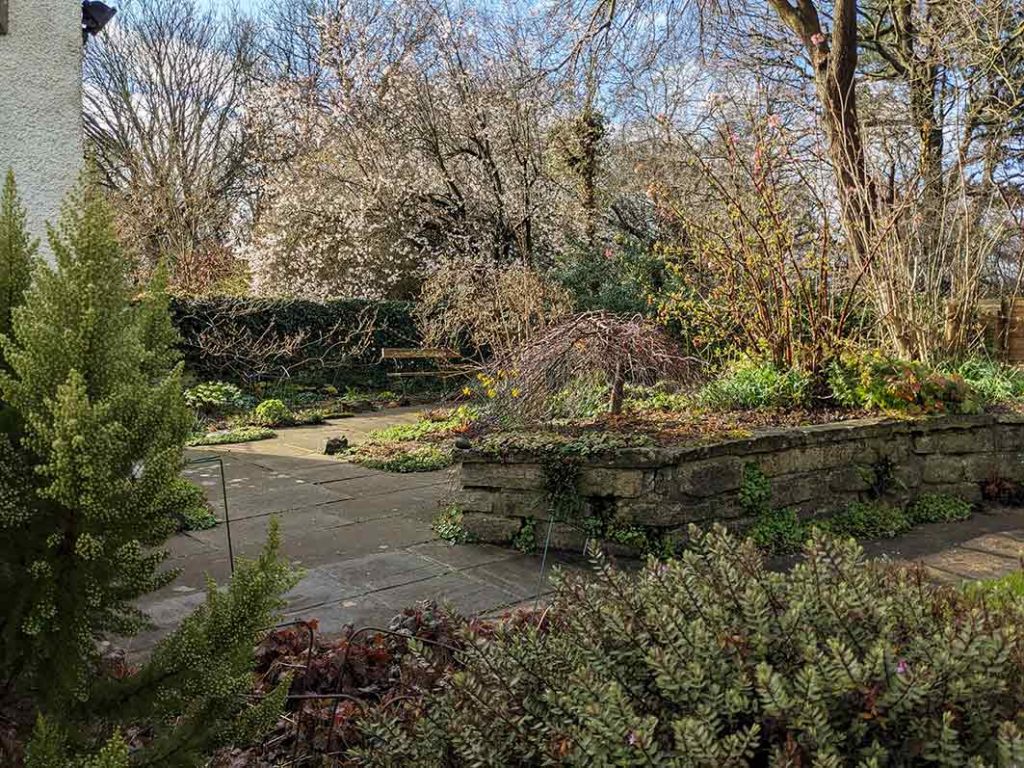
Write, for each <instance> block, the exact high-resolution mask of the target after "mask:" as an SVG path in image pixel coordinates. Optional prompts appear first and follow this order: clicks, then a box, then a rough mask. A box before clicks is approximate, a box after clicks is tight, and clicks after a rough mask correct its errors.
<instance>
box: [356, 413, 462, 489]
mask: <svg viewBox="0 0 1024 768" xmlns="http://www.w3.org/2000/svg"><path fill="white" fill-rule="evenodd" d="M478 415H479V410H478V409H477V408H475V407H473V406H468V405H460V406H458V407H456V408H437V409H434V410H431V411H425V412H423V413H422V414H420V417H419V418H418V419H417V420H416V421H415V422H413V423H411V424H395V425H393V426H390V427H385V428H384V429H379V430H376V431H374V432H371V433H370V435H369V438H368V439H367V441H366V442H365V443H362V444H361V445H357V446H356V447H355V448H353V449H352V450H351V451H349V453H348V454H347V455H346V458H347V459H348V460H349V461H351V462H353V463H355V464H359V465H361V466H364V467H369V468H371V469H382V470H385V471H388V472H431V471H434V470H437V469H444V468H445V467H447V466H450V465H451V463H452V461H453V454H454V449H453V443H454V440H455V438H456V437H458V436H460V435H464V434H466V433H467V432H469V431H470V429H471V428H472V426H473V423H474V421H475V419H476V418H477V416H478Z"/></svg>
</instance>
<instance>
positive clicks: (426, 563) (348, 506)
mask: <svg viewBox="0 0 1024 768" xmlns="http://www.w3.org/2000/svg"><path fill="white" fill-rule="evenodd" d="M421 410H422V408H401V409H393V410H387V411H381V412H377V413H370V414H365V415H360V416H355V417H352V418H347V419H334V420H331V421H330V422H329V423H328V424H326V425H317V426H313V427H298V428H294V429H288V430H282V431H281V433H280V434H279V436H278V437H277V438H275V439H273V440H263V441H259V442H254V443H243V444H239V445H231V446H223V447H217V448H201V449H195V450H190V451H189V452H188V459H189V460H190V461H192V462H199V463H193V464H191V465H190V466H188V467H187V468H186V471H185V474H186V475H187V476H188V477H189V478H190V479H192V480H193V481H194V482H196V483H199V484H200V485H202V486H203V487H204V488H205V489H206V491H207V495H208V497H209V499H210V502H211V504H212V506H213V508H214V512H215V513H216V514H217V516H218V517H221V518H223V512H224V505H223V501H222V494H221V480H220V466H219V464H218V463H208V462H206V461H203V460H204V459H209V458H211V457H213V458H218V457H219V458H221V459H222V460H223V462H224V475H225V479H226V483H227V493H228V506H229V511H230V519H231V525H230V528H231V539H232V545H233V551H234V555H235V557H236V558H237V557H239V556H243V557H245V556H254V555H255V554H256V553H258V552H259V549H260V547H261V546H262V544H263V542H264V540H265V536H266V528H267V524H268V523H269V521H270V518H271V516H276V517H277V518H278V520H279V521H280V526H281V534H282V537H283V550H284V552H285V554H286V555H287V556H288V558H289V559H290V560H292V561H293V562H295V563H296V564H298V565H300V566H301V567H302V568H303V569H304V572H305V573H304V577H303V579H302V581H301V582H300V583H299V585H298V586H297V587H296V588H295V589H294V590H293V591H292V592H291V593H290V594H289V595H288V605H287V613H286V616H287V618H289V619H292V618H316V619H319V621H320V626H321V628H322V629H324V630H325V631H337V630H340V629H341V628H342V627H343V626H344V625H346V624H354V625H356V626H360V625H365V624H381V623H385V624H386V623H387V621H388V620H389V619H390V618H391V617H392V616H394V615H395V614H396V613H398V612H399V611H400V610H401V609H402V608H404V607H407V606H409V605H411V604H413V603H415V602H416V601H418V600H428V599H433V600H438V601H446V602H448V603H449V604H451V605H452V606H453V607H454V608H456V609H458V610H459V611H462V612H464V613H467V614H476V613H493V612H500V611H501V610H503V609H505V608H507V607H510V606H514V605H517V604H519V603H523V602H524V601H531V600H533V599H535V598H536V595H537V592H538V588H540V589H541V590H542V591H543V590H544V589H546V580H545V581H544V582H541V580H540V565H541V561H540V557H538V556H530V555H523V554H521V553H519V552H516V551H514V550H510V549H503V548H499V547H493V546H489V545H472V546H452V545H450V544H448V543H446V542H444V541H440V540H438V539H437V538H436V537H435V536H434V534H433V531H432V530H431V521H432V520H433V518H434V516H435V515H436V514H437V511H438V509H439V506H440V505H441V504H442V502H443V500H444V499H445V497H446V496H447V494H448V489H449V477H448V472H447V471H441V472H428V473H415V474H393V473H387V472H378V471H375V470H371V469H364V468H362V467H358V466H355V465H353V464H348V463H346V462H344V461H341V460H338V459H336V458H333V457H329V456H324V455H322V453H321V450H322V446H323V442H324V440H326V438H327V437H333V436H336V435H344V436H345V437H347V438H348V439H349V441H350V443H352V444H358V443H359V442H361V441H363V440H365V439H366V435H367V434H368V433H369V432H370V431H372V430H374V429H379V428H381V427H385V426H390V425H392V424H398V423H405V422H412V421H415V420H416V418H417V414H418V413H419V412H420V411H421ZM169 549H170V551H171V559H170V561H169V563H168V564H169V565H170V566H171V567H175V568H179V569H181V576H179V578H178V579H177V580H176V581H175V582H174V583H173V584H172V585H170V586H168V587H165V588H164V589H162V590H160V591H159V592H156V593H154V594H153V595H150V596H148V597H147V598H146V600H145V601H144V602H143V603H142V608H143V609H144V610H145V611H147V613H149V614H150V616H151V617H152V618H153V620H154V623H155V624H156V629H155V630H154V631H151V632H147V633H145V634H143V635H141V636H139V637H137V638H134V639H133V640H132V641H131V642H130V645H129V650H130V651H131V652H133V653H141V652H145V651H146V650H147V649H148V648H149V647H151V646H152V645H153V643H155V642H156V641H157V640H158V639H159V638H160V637H161V636H163V635H164V634H166V633H167V632H168V631H169V630H170V629H172V628H173V627H174V626H176V625H177V623H178V622H179V621H181V619H182V618H183V617H184V616H186V615H188V613H190V612H191V611H192V610H193V609H194V608H195V607H196V606H197V605H199V604H200V603H201V602H202V601H203V599H204V591H203V587H204V583H205V578H206V574H209V575H211V576H212V577H213V578H214V579H216V580H217V581H218V582H224V581H226V580H227V579H228V577H229V576H230V562H229V557H228V542H227V532H226V528H225V526H224V525H218V526H217V527H216V528H212V529H210V530H207V531H195V532H191V533H187V534H181V535H178V536H175V537H174V538H173V539H172V540H171V541H170V543H169ZM553 560H557V561H558V562H559V564H561V565H562V566H563V567H581V564H582V559H581V558H576V559H572V558H569V557H565V556H560V557H558V558H552V559H549V565H550V564H551V563H552V562H553ZM547 575H550V568H549V569H548V574H547Z"/></svg>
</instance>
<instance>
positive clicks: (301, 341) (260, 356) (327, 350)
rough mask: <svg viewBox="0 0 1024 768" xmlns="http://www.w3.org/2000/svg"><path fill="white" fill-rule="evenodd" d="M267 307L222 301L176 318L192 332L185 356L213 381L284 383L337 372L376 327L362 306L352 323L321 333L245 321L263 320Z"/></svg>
mask: <svg viewBox="0 0 1024 768" xmlns="http://www.w3.org/2000/svg"><path fill="white" fill-rule="evenodd" d="M269 303H270V302H263V301H260V300H257V299H246V300H240V301H236V302H235V301H231V302H222V303H221V304H220V305H219V306H218V308H217V309H215V310H214V311H207V312H202V313H198V312H193V313H191V314H188V315H186V316H184V317H183V318H181V320H184V321H185V322H186V323H188V324H189V325H190V326H193V327H194V328H195V330H194V332H193V333H191V334H189V335H188V336H187V337H186V338H185V341H184V343H185V345H186V346H187V347H191V349H186V353H187V354H188V356H190V357H199V358H201V360H202V366H203V369H204V370H205V371H207V372H209V373H211V374H214V375H216V377H217V378H222V379H227V380H232V381H244V382H249V383H252V382H256V381H261V380H266V379H286V378H290V377H291V376H292V375H293V374H295V373H296V372H298V371H300V370H301V371H306V370H309V369H311V368H312V369H316V368H319V369H325V370H329V369H332V368H339V367H343V366H345V365H348V364H352V363H353V362H354V361H355V360H356V359H357V358H358V357H360V356H361V355H362V354H364V353H365V352H366V351H367V350H368V349H369V348H370V346H371V344H372V342H373V335H374V331H375V330H377V328H378V318H377V310H376V309H375V308H374V307H373V306H372V305H369V306H366V307H363V308H362V309H360V310H359V312H358V315H357V317H356V321H355V322H354V323H352V322H343V321H338V322H336V323H335V324H334V325H333V326H331V327H329V328H326V329H308V328H300V329H297V330H294V331H290V330H287V329H285V328H282V327H280V326H279V325H278V324H277V323H275V322H274V321H273V320H271V321H270V322H268V323H265V324H262V323H260V324H254V323H250V322H247V319H248V318H251V317H253V316H260V315H263V314H264V313H265V311H266V308H267V305H268V304H269Z"/></svg>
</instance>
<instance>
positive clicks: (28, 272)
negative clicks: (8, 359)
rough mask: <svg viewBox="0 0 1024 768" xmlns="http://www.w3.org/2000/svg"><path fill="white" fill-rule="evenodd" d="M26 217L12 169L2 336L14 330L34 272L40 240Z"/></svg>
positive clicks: (3, 256)
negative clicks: (14, 317)
mask: <svg viewBox="0 0 1024 768" xmlns="http://www.w3.org/2000/svg"><path fill="white" fill-rule="evenodd" d="M25 219H26V214H25V208H24V206H22V204H21V199H20V198H19V196H18V190H17V187H16V185H15V183H14V173H13V172H12V171H10V170H8V171H7V175H6V177H5V178H4V185H3V190H2V191H0V336H7V335H9V334H10V332H11V312H12V311H13V309H14V308H15V307H17V306H18V305H20V304H21V302H22V299H23V297H24V295H25V291H26V290H27V289H28V286H29V281H30V279H31V276H32V261H33V259H34V257H35V252H36V245H37V244H36V243H35V241H33V240H32V238H30V237H29V235H28V231H27V229H26V226H25ZM2 360H3V355H2V350H0V362H2Z"/></svg>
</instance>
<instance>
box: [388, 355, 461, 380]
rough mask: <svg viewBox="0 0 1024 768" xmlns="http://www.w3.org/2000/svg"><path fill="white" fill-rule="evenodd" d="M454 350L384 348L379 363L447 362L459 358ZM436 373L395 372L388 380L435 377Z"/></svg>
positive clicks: (389, 375) (390, 374)
mask: <svg viewBox="0 0 1024 768" xmlns="http://www.w3.org/2000/svg"><path fill="white" fill-rule="evenodd" d="M461 357H462V355H460V354H459V353H458V352H457V351H455V350H454V349H445V348H443V347H384V348H383V349H381V351H380V359H381V362H383V361H384V360H437V361H442V362H443V361H448V360H458V359H459V358H461ZM437 375H438V371H436V370H435V371H397V372H395V373H389V374H388V378H389V379H408V378H412V377H415V376H437Z"/></svg>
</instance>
